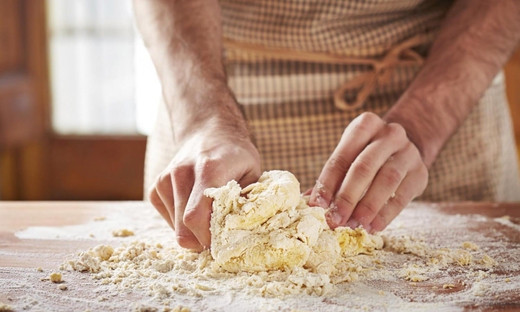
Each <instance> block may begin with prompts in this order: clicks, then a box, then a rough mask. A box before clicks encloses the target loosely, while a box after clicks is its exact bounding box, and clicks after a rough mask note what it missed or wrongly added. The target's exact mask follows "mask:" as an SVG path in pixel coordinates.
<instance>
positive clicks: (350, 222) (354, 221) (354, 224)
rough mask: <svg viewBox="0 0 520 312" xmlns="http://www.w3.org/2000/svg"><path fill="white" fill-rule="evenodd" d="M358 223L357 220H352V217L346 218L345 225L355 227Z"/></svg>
mask: <svg viewBox="0 0 520 312" xmlns="http://www.w3.org/2000/svg"><path fill="white" fill-rule="evenodd" d="M359 225H360V224H359V222H357V221H356V220H352V219H351V220H348V221H347V224H346V226H348V227H349V228H351V229H355V228H357V227H359Z"/></svg>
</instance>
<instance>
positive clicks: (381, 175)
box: [346, 150, 411, 231]
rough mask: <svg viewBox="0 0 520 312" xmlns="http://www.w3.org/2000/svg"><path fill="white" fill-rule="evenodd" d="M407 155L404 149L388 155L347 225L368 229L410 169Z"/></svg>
mask: <svg viewBox="0 0 520 312" xmlns="http://www.w3.org/2000/svg"><path fill="white" fill-rule="evenodd" d="M408 156H409V153H408V152H407V151H406V150H404V151H400V152H398V153H396V154H394V155H393V156H390V158H389V159H388V160H387V161H386V163H385V164H384V165H383V166H382V167H381V169H380V170H379V171H378V172H377V174H376V177H375V178H374V181H373V182H372V184H371V185H370V187H369V189H368V190H367V192H366V194H365V195H364V196H363V198H361V200H360V201H359V203H358V204H357V205H356V207H355V209H354V211H353V212H352V215H351V216H350V218H349V220H348V222H347V223H346V225H347V226H349V227H351V228H356V227H358V226H359V225H362V226H363V228H365V229H366V230H367V231H368V230H369V229H370V223H371V222H372V220H374V218H375V216H376V215H377V214H378V213H379V211H380V210H381V209H382V208H383V206H384V205H385V203H386V202H387V201H388V199H389V198H391V197H392V196H395V192H396V190H397V188H398V187H399V185H401V183H402V181H403V180H404V179H405V177H406V175H407V173H408V171H409V170H410V169H411V168H410V160H409V158H408Z"/></svg>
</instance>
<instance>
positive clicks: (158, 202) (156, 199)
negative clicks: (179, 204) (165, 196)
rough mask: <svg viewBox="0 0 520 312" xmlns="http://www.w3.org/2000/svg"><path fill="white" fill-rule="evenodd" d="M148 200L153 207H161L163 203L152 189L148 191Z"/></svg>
mask: <svg viewBox="0 0 520 312" xmlns="http://www.w3.org/2000/svg"><path fill="white" fill-rule="evenodd" d="M148 200H149V201H150V203H151V204H152V205H153V206H154V207H158V206H161V205H163V202H162V200H161V198H160V197H159V195H158V194H157V192H156V191H155V189H154V188H152V189H150V190H149V191H148Z"/></svg>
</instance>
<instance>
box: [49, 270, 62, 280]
mask: <svg viewBox="0 0 520 312" xmlns="http://www.w3.org/2000/svg"><path fill="white" fill-rule="evenodd" d="M61 278H62V275H61V273H56V272H52V273H51V274H50V275H49V280H50V281H51V282H53V283H60V282H61Z"/></svg>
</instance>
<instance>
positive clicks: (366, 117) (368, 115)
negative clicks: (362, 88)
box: [358, 112, 381, 125]
mask: <svg viewBox="0 0 520 312" xmlns="http://www.w3.org/2000/svg"><path fill="white" fill-rule="evenodd" d="M358 118H359V120H360V121H361V122H362V123H367V124H372V125H375V124H378V123H380V122H381V118H380V117H379V116H378V115H377V114H375V113H372V112H364V113H362V114H361V115H359V117H358Z"/></svg>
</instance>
